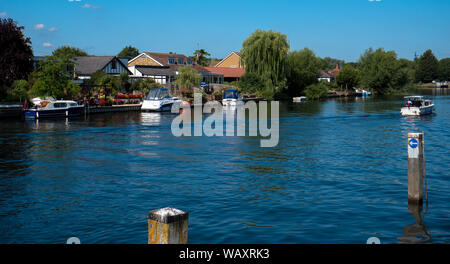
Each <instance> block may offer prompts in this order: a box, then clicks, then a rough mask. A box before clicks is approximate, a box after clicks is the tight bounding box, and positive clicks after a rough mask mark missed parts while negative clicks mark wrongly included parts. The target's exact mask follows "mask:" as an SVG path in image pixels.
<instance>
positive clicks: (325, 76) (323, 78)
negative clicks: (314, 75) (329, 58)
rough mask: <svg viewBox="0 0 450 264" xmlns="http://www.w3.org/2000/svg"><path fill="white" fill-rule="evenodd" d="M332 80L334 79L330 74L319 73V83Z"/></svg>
mask: <svg viewBox="0 0 450 264" xmlns="http://www.w3.org/2000/svg"><path fill="white" fill-rule="evenodd" d="M333 79H334V77H333V76H332V75H331V74H329V73H328V72H326V71H320V74H319V82H321V81H326V82H331V81H332V80H333Z"/></svg>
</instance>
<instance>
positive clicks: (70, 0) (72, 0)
mask: <svg viewBox="0 0 450 264" xmlns="http://www.w3.org/2000/svg"><path fill="white" fill-rule="evenodd" d="M69 2H81V0H69Z"/></svg>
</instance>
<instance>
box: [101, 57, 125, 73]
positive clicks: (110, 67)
mask: <svg viewBox="0 0 450 264" xmlns="http://www.w3.org/2000/svg"><path fill="white" fill-rule="evenodd" d="M103 71H104V72H106V73H107V74H121V73H122V72H129V70H128V68H127V67H126V66H125V65H124V64H123V62H121V61H120V60H119V59H118V58H114V59H112V60H111V61H110V62H109V63H108V64H106V66H105V67H104V68H103Z"/></svg>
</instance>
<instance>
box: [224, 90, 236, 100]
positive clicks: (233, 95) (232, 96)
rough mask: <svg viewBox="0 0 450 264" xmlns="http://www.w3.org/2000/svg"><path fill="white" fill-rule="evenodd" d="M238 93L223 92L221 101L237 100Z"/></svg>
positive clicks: (233, 91)
mask: <svg viewBox="0 0 450 264" xmlns="http://www.w3.org/2000/svg"><path fill="white" fill-rule="evenodd" d="M238 98H239V92H238V91H237V90H236V89H228V90H225V92H224V94H223V99H238Z"/></svg>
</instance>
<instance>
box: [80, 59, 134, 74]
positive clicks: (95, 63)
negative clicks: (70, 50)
mask: <svg viewBox="0 0 450 264" xmlns="http://www.w3.org/2000/svg"><path fill="white" fill-rule="evenodd" d="M97 71H104V72H105V73H107V74H110V75H114V76H119V75H120V74H121V73H123V72H126V73H128V74H131V72H130V71H129V70H128V67H127V65H126V64H125V63H124V60H123V59H119V58H118V57H116V56H83V57H75V79H80V80H84V79H90V78H91V75H92V74H93V73H95V72H97Z"/></svg>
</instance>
